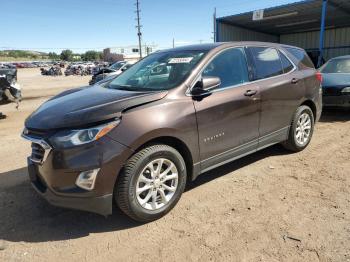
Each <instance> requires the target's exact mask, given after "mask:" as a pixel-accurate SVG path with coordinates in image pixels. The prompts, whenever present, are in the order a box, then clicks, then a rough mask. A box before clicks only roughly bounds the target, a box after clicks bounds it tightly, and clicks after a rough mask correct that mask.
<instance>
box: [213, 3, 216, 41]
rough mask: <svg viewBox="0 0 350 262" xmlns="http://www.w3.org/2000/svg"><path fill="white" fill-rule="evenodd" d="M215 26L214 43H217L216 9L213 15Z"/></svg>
mask: <svg viewBox="0 0 350 262" xmlns="http://www.w3.org/2000/svg"><path fill="white" fill-rule="evenodd" d="M213 26H214V30H213V34H214V37H213V39H214V42H216V7H215V8H214V15H213Z"/></svg>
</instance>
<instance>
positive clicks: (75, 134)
mask: <svg viewBox="0 0 350 262" xmlns="http://www.w3.org/2000/svg"><path fill="white" fill-rule="evenodd" d="M119 122H120V120H119V119H118V120H115V121H113V122H110V123H108V124H103V125H99V126H95V127H91V128H87V129H79V130H64V131H60V132H58V133H56V134H55V135H54V136H52V137H51V138H50V139H49V140H50V142H51V144H52V145H53V146H54V147H71V146H77V145H83V144H86V143H90V142H92V141H96V140H98V139H100V138H101V137H103V136H104V135H106V134H107V133H108V132H109V131H111V130H112V129H113V128H115V127H116V126H117V125H118V124H119Z"/></svg>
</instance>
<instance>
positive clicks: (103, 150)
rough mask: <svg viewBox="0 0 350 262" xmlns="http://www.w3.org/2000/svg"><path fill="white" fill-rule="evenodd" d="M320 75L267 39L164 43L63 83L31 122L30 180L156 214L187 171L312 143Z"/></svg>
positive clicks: (95, 201)
mask: <svg viewBox="0 0 350 262" xmlns="http://www.w3.org/2000/svg"><path fill="white" fill-rule="evenodd" d="M321 103H322V101H321V85H320V80H319V76H318V75H317V74H316V70H315V69H314V67H313V65H312V62H311V61H310V59H309V58H308V56H307V55H306V53H305V51H304V50H302V49H299V48H296V47H292V46H285V45H279V44H271V43H260V42H236V43H215V44H204V45H195V46H186V47H181V48H174V49H169V50H165V51H160V52H156V53H153V54H151V55H149V56H147V57H146V58H144V59H143V60H141V61H140V62H138V63H136V64H135V65H133V66H132V67H131V68H130V69H129V70H127V71H125V72H124V73H123V74H121V75H120V76H118V77H116V78H114V79H107V80H105V81H102V82H99V83H98V84H96V85H94V86H92V87H90V88H78V89H72V90H68V91H66V92H63V93H61V94H59V95H57V96H56V97H54V98H52V99H50V100H49V101H47V102H46V103H44V104H43V105H41V106H40V107H39V108H38V109H37V110H36V111H35V112H34V113H33V114H32V115H30V116H29V117H28V119H27V120H26V122H25V129H24V131H23V134H22V136H23V137H24V138H26V139H28V140H30V141H31V142H32V155H31V156H30V157H29V158H28V168H29V175H30V180H31V182H32V184H33V186H34V188H35V189H36V190H37V191H38V192H39V193H40V194H41V195H42V196H43V197H44V198H46V199H47V200H48V201H49V202H50V203H52V204H53V205H57V206H62V207H68V208H76V209H82V210H87V211H92V212H96V213H99V214H103V215H108V214H111V213H112V206H113V203H114V202H116V203H117V204H118V206H119V207H120V209H121V210H122V211H124V212H125V213H126V214H127V215H128V216H130V217H131V218H133V219H135V220H139V221H151V220H154V219H157V218H159V217H161V216H163V215H165V214H166V213H167V212H169V211H170V210H171V209H172V208H173V207H174V206H175V204H176V203H177V201H178V200H179V199H180V196H181V194H182V192H183V191H184V188H185V185H186V182H188V181H191V180H194V179H195V178H196V177H197V176H198V175H199V174H201V173H204V172H206V171H208V170H210V169H213V168H215V167H218V166H220V165H223V164H225V163H228V162H230V161H232V160H235V159H238V158H240V157H242V156H245V155H248V154H250V153H254V152H256V151H257V150H260V149H262V148H265V147H268V146H270V145H273V144H276V143H283V145H285V147H286V148H288V149H290V150H292V151H300V150H303V149H304V148H305V147H306V146H307V145H308V144H309V142H310V140H311V137H312V133H313V129H314V123H315V122H316V121H317V120H318V119H319V117H320V113H321Z"/></svg>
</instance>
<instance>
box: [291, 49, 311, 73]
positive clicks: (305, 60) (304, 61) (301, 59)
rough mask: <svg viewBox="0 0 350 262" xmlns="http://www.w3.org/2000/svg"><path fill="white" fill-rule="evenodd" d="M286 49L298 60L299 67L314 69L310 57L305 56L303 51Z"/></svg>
mask: <svg viewBox="0 0 350 262" xmlns="http://www.w3.org/2000/svg"><path fill="white" fill-rule="evenodd" d="M286 49H287V51H288V52H289V53H291V54H292V55H293V56H294V57H295V58H296V59H297V60H298V64H299V66H300V65H304V66H306V67H310V68H315V66H314V64H313V63H312V61H311V59H310V57H309V56H308V55H307V54H306V52H305V51H304V50H303V49H299V48H292V47H286Z"/></svg>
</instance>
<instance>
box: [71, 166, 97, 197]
mask: <svg viewBox="0 0 350 262" xmlns="http://www.w3.org/2000/svg"><path fill="white" fill-rule="evenodd" d="M98 171H100V169H99V168H96V169H92V170H88V171H83V172H81V173H80V174H79V176H78V178H77V180H76V181H75V184H76V185H77V186H78V187H80V188H82V189H85V190H89V191H90V190H93V189H94V187H95V181H96V178H97V174H98Z"/></svg>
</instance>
